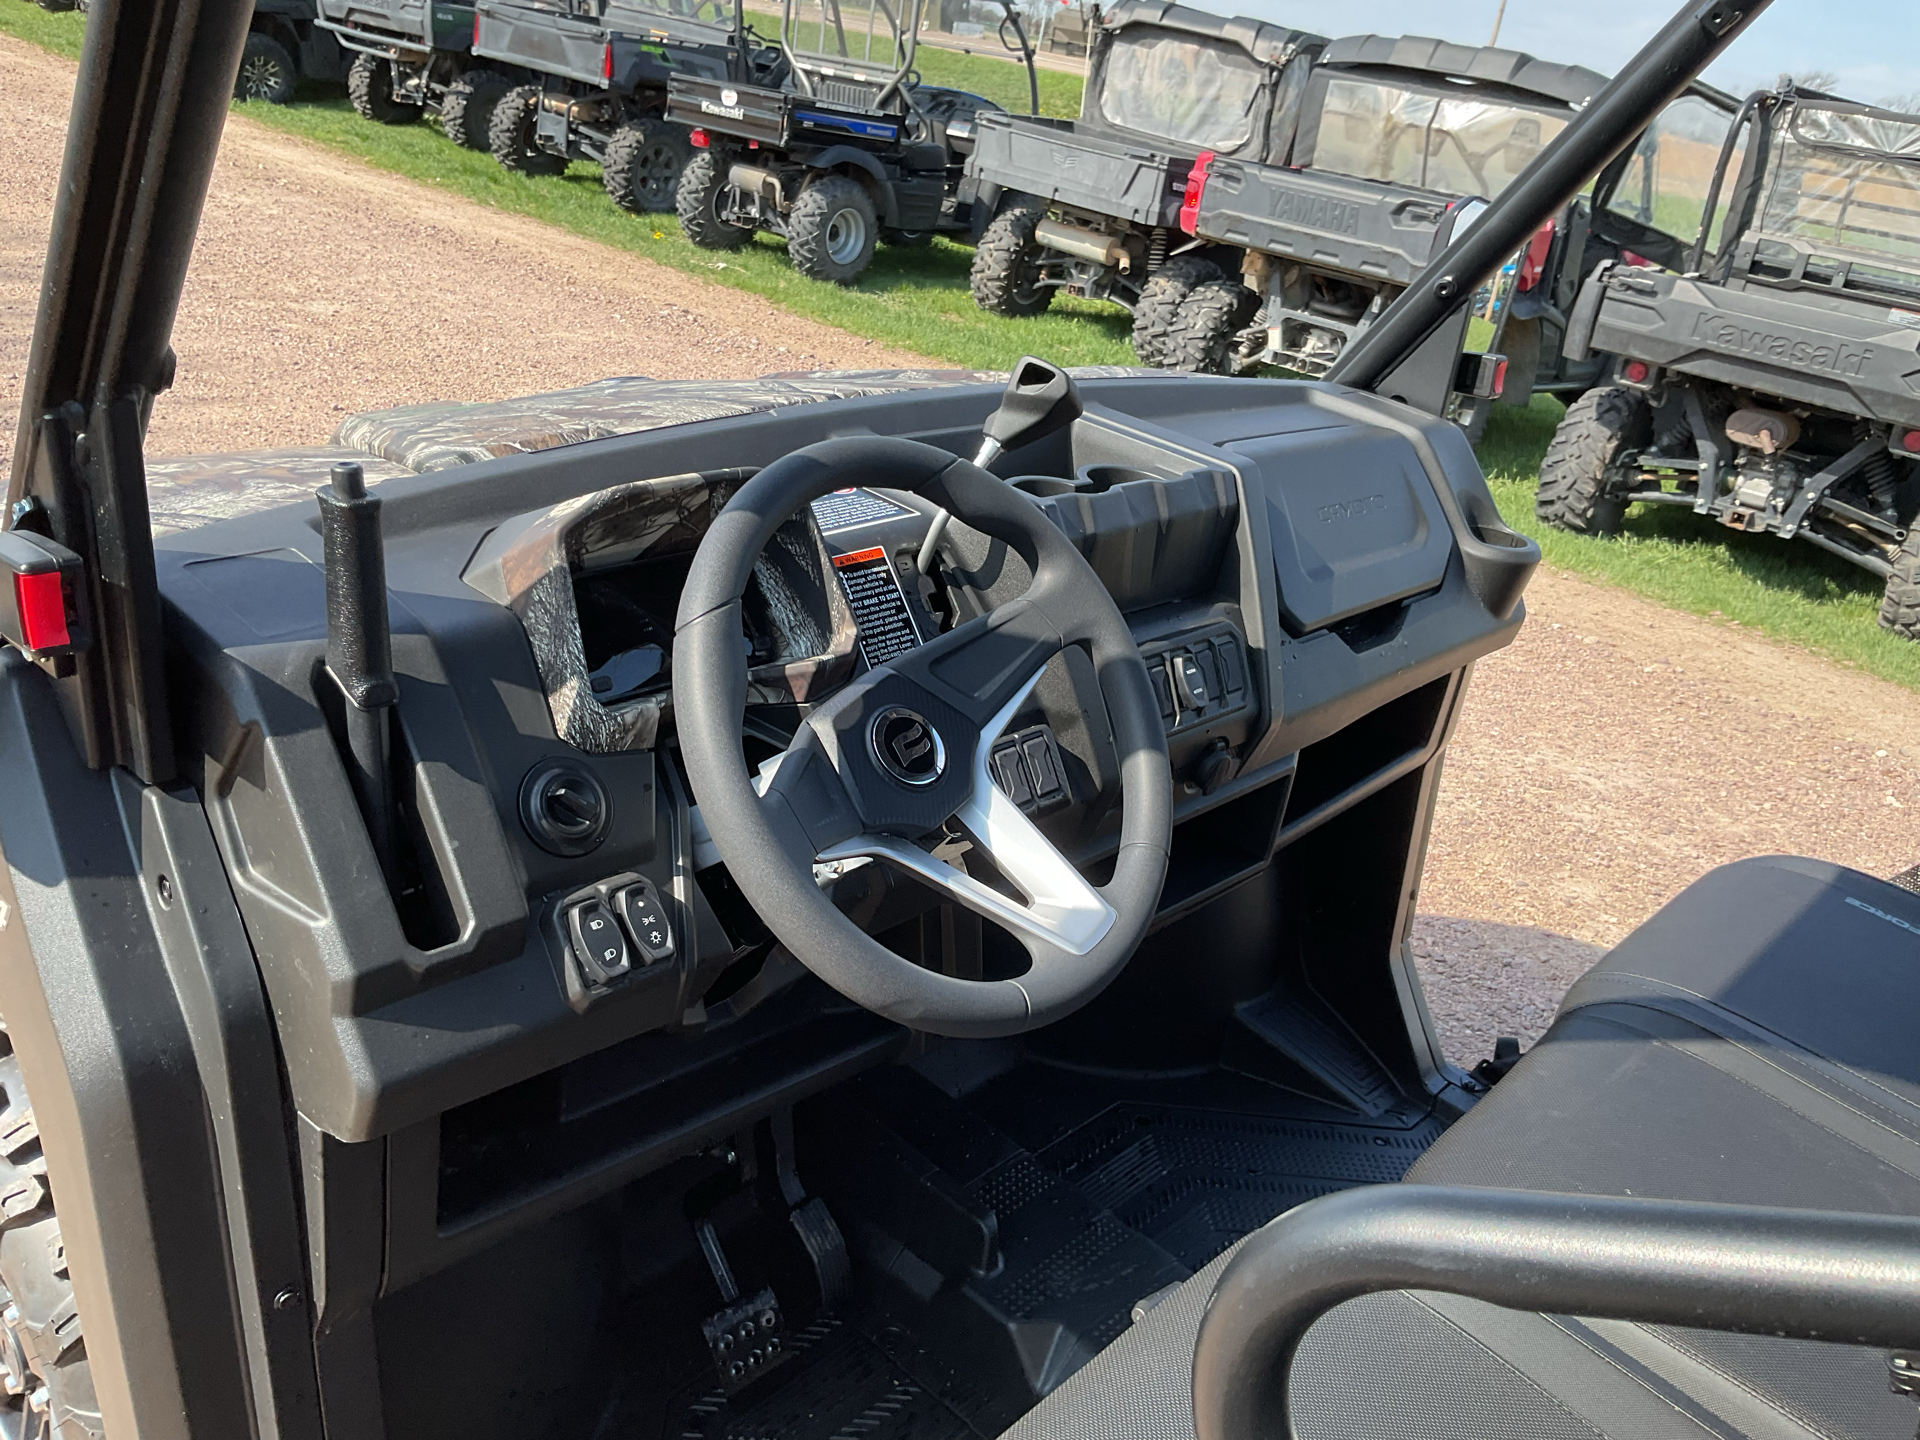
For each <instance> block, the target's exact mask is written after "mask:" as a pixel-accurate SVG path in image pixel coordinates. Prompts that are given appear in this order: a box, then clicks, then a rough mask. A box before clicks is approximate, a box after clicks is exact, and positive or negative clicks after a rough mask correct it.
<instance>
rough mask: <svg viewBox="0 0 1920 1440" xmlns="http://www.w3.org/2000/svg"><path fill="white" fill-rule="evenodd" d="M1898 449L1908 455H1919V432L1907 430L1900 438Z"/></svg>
mask: <svg viewBox="0 0 1920 1440" xmlns="http://www.w3.org/2000/svg"><path fill="white" fill-rule="evenodd" d="M1900 448H1901V449H1902V450H1904V451H1906V452H1907V453H1908V454H1909V455H1920V430H1909V431H1907V433H1906V434H1904V435H1902V436H1901V437H1900Z"/></svg>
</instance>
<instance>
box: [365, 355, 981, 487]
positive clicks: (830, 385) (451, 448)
mask: <svg viewBox="0 0 1920 1440" xmlns="http://www.w3.org/2000/svg"><path fill="white" fill-rule="evenodd" d="M1003 378H1004V376H996V375H993V374H991V373H988V372H986V371H978V370H870V371H859V372H834V371H823V372H818V373H800V372H795V373H793V374H786V375H766V376H762V377H761V378H760V379H758V380H648V379H645V378H643V377H634V378H630V379H617V380H598V381H595V382H594V383H593V384H591V385H580V386H576V387H575V388H574V389H571V390H557V391H554V392H552V393H551V394H547V395H529V396H526V397H525V398H524V399H519V400H500V401H495V402H492V403H489V404H481V405H409V406H405V407H403V408H401V409H398V410H375V411H370V412H368V413H366V414H361V415H352V416H349V417H348V418H347V419H346V420H345V421H343V422H342V423H341V425H340V428H339V429H338V430H336V431H335V432H334V437H333V438H334V443H335V444H338V445H345V446H348V447H350V448H352V449H355V450H363V451H365V452H366V453H367V454H369V455H378V456H380V457H382V458H383V459H387V460H392V461H395V462H397V463H399V464H401V465H404V466H406V467H407V469H409V470H421V471H424V470H444V469H446V468H447V467H449V466H453V465H466V464H470V463H472V462H473V461H476V460H489V459H492V458H493V457H494V456H496V455H513V454H518V453H521V452H524V451H529V450H550V449H552V448H553V447H555V446H557V445H576V444H578V443H580V442H581V441H583V440H598V439H602V438H604V437H606V436H608V435H630V434H632V433H634V432H636V431H640V430H657V429H660V428H661V427H663V426H667V425H689V424H692V423H694V422H696V421H700V420H717V419H721V418H723V417H725V416H729V415H750V414H753V413H755V412H756V411H764V410H778V409H781V408H783V407H785V406H788V405H809V404H812V403H814V402H815V401H819V400H846V399H851V398H852V397H854V396H857V395H884V394H889V393H892V392H895V391H900V390H918V389H931V388H935V387H943V386H948V385H978V384H983V383H985V384H991V383H993V382H994V381H995V380H997V379H1003Z"/></svg>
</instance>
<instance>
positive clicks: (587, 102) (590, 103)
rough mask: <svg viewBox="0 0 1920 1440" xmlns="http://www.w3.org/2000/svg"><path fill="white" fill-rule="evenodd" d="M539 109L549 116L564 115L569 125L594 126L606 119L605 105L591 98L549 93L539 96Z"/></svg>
mask: <svg viewBox="0 0 1920 1440" xmlns="http://www.w3.org/2000/svg"><path fill="white" fill-rule="evenodd" d="M540 108H541V109H542V110H545V111H546V112H547V113H548V114H549V115H564V116H566V117H567V123H568V124H569V125H581V124H595V123H598V122H599V121H601V120H604V119H605V118H606V109H607V107H606V103H605V102H604V101H602V100H597V99H594V98H592V97H586V98H576V97H575V96H572V95H556V94H553V93H551V92H548V93H543V94H542V95H541V96H540Z"/></svg>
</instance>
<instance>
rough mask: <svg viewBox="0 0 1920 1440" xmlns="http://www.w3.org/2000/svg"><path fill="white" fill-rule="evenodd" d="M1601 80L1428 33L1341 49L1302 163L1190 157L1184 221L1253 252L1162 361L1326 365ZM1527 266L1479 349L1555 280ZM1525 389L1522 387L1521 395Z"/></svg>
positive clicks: (1493, 300)
mask: <svg viewBox="0 0 1920 1440" xmlns="http://www.w3.org/2000/svg"><path fill="white" fill-rule="evenodd" d="M1605 83H1606V81H1605V77H1604V76H1601V75H1598V74H1595V73H1594V72H1593V71H1591V70H1587V69H1583V68H1582V67H1580V66H1578V65H1556V64H1551V63H1548V62H1546V61H1543V60H1536V59H1534V58H1533V57H1532V56H1531V55H1524V54H1521V53H1520V52H1518V51H1514V50H1494V49H1476V48H1474V47H1471V46H1465V45H1450V44H1447V43H1445V42H1442V41H1438V40H1429V39H1425V38H1422V37H1418V36H1404V37H1401V38H1397V39H1390V38H1387V37H1384V36H1379V35H1360V36H1352V37H1349V38H1347V39H1342V40H1335V41H1333V42H1332V43H1331V44H1329V45H1328V46H1327V47H1326V48H1325V50H1323V51H1322V52H1321V55H1320V58H1319V63H1318V64H1317V65H1316V66H1315V68H1314V71H1313V74H1312V77H1311V79H1310V80H1309V81H1308V83H1307V87H1306V95H1305V99H1304V103H1303V104H1302V105H1301V107H1300V120H1299V124H1298V127H1297V130H1296V132H1295V134H1294V135H1293V136H1292V147H1291V152H1290V154H1289V155H1286V156H1282V157H1280V159H1279V161H1278V162H1275V161H1272V160H1269V161H1267V162H1265V163H1263V162H1262V161H1261V160H1260V159H1259V157H1251V158H1247V157H1234V156H1226V155H1205V156H1202V157H1201V158H1200V160H1199V161H1198V162H1197V163H1196V164H1195V166H1194V169H1193V173H1192V176H1191V180H1190V183H1189V185H1188V199H1189V204H1188V205H1187V206H1186V208H1185V209H1184V210H1183V212H1182V217H1181V220H1182V228H1183V229H1184V230H1185V231H1186V232H1187V233H1188V234H1190V235H1192V236H1194V237H1195V238H1196V239H1198V240H1200V241H1202V242H1204V243H1206V244H1209V245H1213V246H1217V247H1223V248H1225V249H1226V250H1227V251H1228V252H1229V253H1232V254H1235V255H1237V256H1239V257H1241V258H1240V263H1239V264H1238V265H1237V266H1236V267H1235V268H1236V269H1237V270H1238V271H1239V273H1238V274H1237V275H1227V276H1223V277H1221V278H1219V279H1217V280H1214V281H1212V282H1210V283H1209V284H1208V285H1207V286H1206V287H1205V288H1203V289H1199V290H1196V291H1194V292H1193V293H1192V294H1191V295H1190V296H1188V297H1187V299H1186V300H1185V302H1184V303H1183V304H1182V305H1181V306H1180V308H1179V311H1178V313H1177V318H1176V319H1175V321H1174V325H1173V333H1172V334H1171V336H1170V338H1169V340H1168V342H1167V350H1168V353H1167V355H1166V356H1165V357H1164V358H1166V359H1167V360H1169V361H1171V362H1172V363H1174V364H1176V365H1178V366H1180V367H1181V368H1183V369H1193V370H1207V371H1212V372H1217V373H1226V372H1229V371H1236V370H1244V369H1246V368H1248V367H1250V366H1252V365H1255V364H1259V363H1266V364H1271V365H1278V366H1282V367H1284V368H1286V369H1288V370H1292V371H1295V372H1297V373H1300V374H1304V375H1322V374H1325V373H1326V371H1327V370H1328V368H1329V367H1330V366H1331V365H1332V364H1333V362H1334V360H1335V359H1336V358H1337V357H1338V356H1339V354H1340V352H1341V350H1342V349H1344V348H1345V346H1346V344H1347V342H1348V341H1349V340H1351V339H1352V337H1353V336H1354V335H1355V334H1356V333H1358V332H1359V331H1360V330H1362V329H1364V328H1365V327H1366V326H1367V325H1368V324H1370V323H1371V322H1372V321H1373V320H1374V319H1376V318H1377V317H1378V316H1379V315H1380V314H1381V313H1382V312H1383V311H1384V310H1385V309H1386V307H1387V306H1388V305H1389V304H1391V303H1392V301H1393V299H1394V297H1395V296H1397V295H1398V294H1399V293H1400V292H1401V291H1402V290H1403V289H1405V288H1406V287H1407V286H1408V285H1410V284H1411V283H1413V281H1414V279H1415V278H1416V277H1417V276H1418V275H1419V274H1420V273H1421V271H1422V270H1424V269H1425V267H1426V265H1427V263H1428V262H1429V261H1430V260H1432V258H1433V257H1434V256H1435V255H1438V254H1439V253H1440V252H1441V251H1443V250H1444V249H1445V248H1446V245H1447V243H1448V241H1449V240H1450V239H1451V238H1452V235H1453V233H1454V232H1455V230H1456V229H1457V228H1458V227H1459V226H1461V225H1463V224H1467V223H1470V222H1471V220H1472V218H1473V217H1474V216H1475V215H1477V214H1478V213H1479V212H1480V211H1481V210H1482V209H1484V208H1485V202H1487V201H1488V200H1491V199H1493V198H1495V197H1496V196H1498V195H1499V194H1500V192H1501V191H1502V190H1504V189H1505V188H1506V187H1507V185H1508V184H1510V183H1511V182H1512V181H1513V180H1514V179H1515V178H1516V177H1518V176H1519V175H1520V174H1521V173H1522V172H1523V171H1524V170H1525V168H1526V166H1527V165H1528V164H1529V163H1530V162H1531V161H1532V160H1533V157H1534V156H1536V155H1538V154H1539V153H1540V151H1541V149H1542V148H1543V147H1544V146H1545V145H1546V144H1547V142H1549V141H1550V140H1552V139H1553V137H1554V136H1555V135H1557V134H1559V133H1560V131H1561V130H1562V129H1563V128H1565V126H1566V124H1567V122H1568V121H1569V120H1571V119H1572V118H1573V116H1574V115H1575V114H1576V113H1577V111H1578V109H1579V107H1580V106H1582V105H1584V104H1585V103H1586V102H1587V101H1589V100H1590V99H1592V97H1593V96H1594V95H1595V94H1596V93H1598V91H1599V89H1600V87H1601V86H1602V85H1604V84H1605ZM1555 218H1556V219H1557V220H1560V221H1562V222H1564V219H1565V217H1564V216H1559V217H1555ZM1532 258H1533V259H1534V261H1535V264H1534V265H1532V266H1530V267H1528V268H1527V269H1526V270H1525V271H1524V273H1523V272H1522V270H1521V269H1520V267H1519V266H1518V265H1516V266H1515V267H1514V268H1513V269H1512V270H1511V271H1509V272H1507V273H1506V274H1505V275H1504V276H1503V277H1502V280H1501V282H1500V283H1498V284H1496V286H1495V287H1493V289H1492V290H1491V291H1490V293H1489V294H1488V296H1487V297H1486V299H1485V301H1484V302H1483V303H1482V305H1481V306H1480V307H1479V308H1478V313H1477V318H1479V319H1481V320H1482V321H1484V322H1486V323H1487V325H1488V328H1489V330H1490V331H1491V334H1490V335H1489V337H1488V342H1489V343H1486V344H1484V345H1483V346H1482V347H1481V348H1483V349H1485V350H1495V351H1497V350H1498V349H1499V348H1500V347H1499V343H1498V342H1499V334H1500V331H1501V329H1502V328H1503V326H1504V322H1505V320H1506V318H1507V315H1506V306H1507V302H1508V301H1509V300H1510V299H1511V297H1512V296H1513V295H1514V294H1515V293H1516V292H1517V291H1520V290H1522V289H1523V288H1531V286H1532V284H1533V283H1536V282H1537V280H1538V278H1539V276H1540V274H1541V273H1542V270H1541V267H1540V266H1539V264H1538V261H1539V259H1540V258H1541V257H1539V256H1538V255H1535V256H1533V257H1532ZM1536 348H1537V347H1536ZM1526 393H1527V392H1526V390H1525V389H1522V388H1520V387H1515V396H1516V398H1517V399H1518V400H1519V401H1520V402H1521V403H1525V399H1526Z"/></svg>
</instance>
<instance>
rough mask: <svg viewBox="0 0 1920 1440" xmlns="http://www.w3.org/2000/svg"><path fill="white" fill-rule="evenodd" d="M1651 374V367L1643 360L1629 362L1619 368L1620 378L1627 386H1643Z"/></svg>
mask: <svg viewBox="0 0 1920 1440" xmlns="http://www.w3.org/2000/svg"><path fill="white" fill-rule="evenodd" d="M1651 374H1653V367H1652V366H1651V365H1649V364H1647V362H1646V361H1644V360H1629V361H1627V363H1626V364H1624V365H1622V366H1621V367H1620V378H1621V379H1622V380H1625V381H1626V382H1627V383H1628V384H1629V385H1644V384H1646V383H1647V377H1648V376H1649V375H1651Z"/></svg>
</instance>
